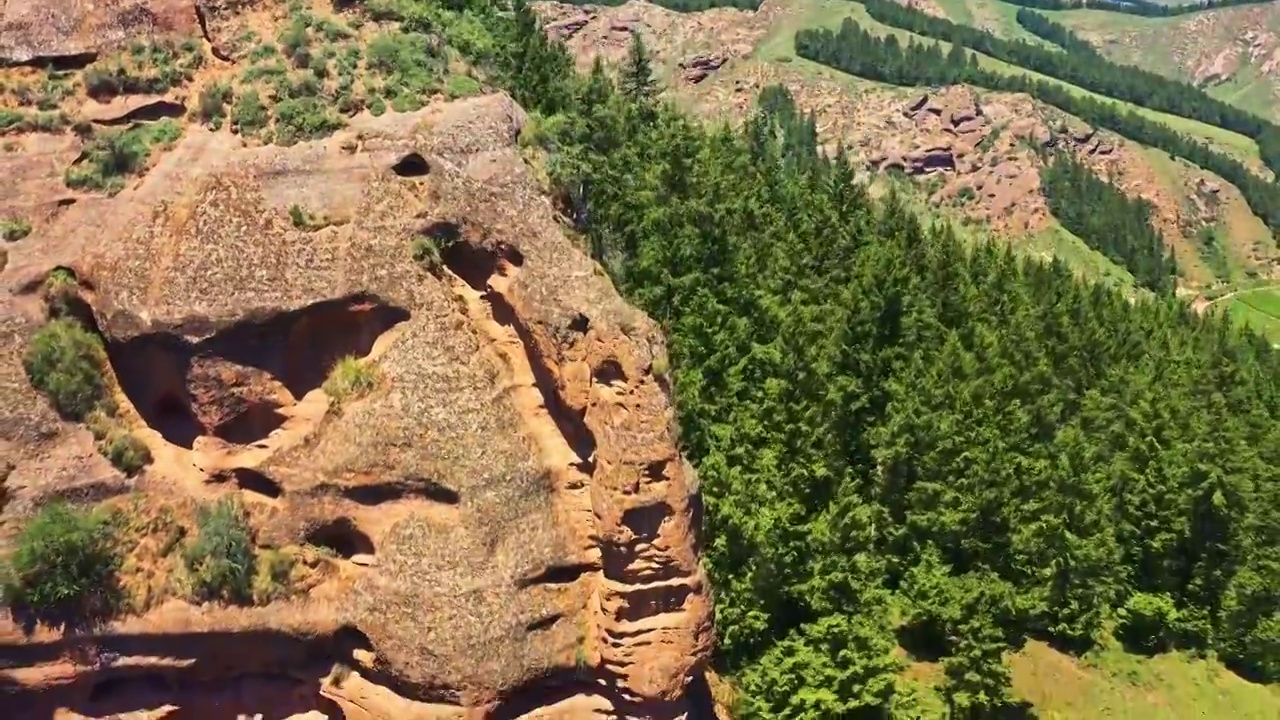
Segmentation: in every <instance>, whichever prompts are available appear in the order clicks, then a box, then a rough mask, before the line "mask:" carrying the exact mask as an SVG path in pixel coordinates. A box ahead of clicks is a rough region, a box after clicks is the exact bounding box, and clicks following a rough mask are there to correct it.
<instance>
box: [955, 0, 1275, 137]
mask: <svg viewBox="0 0 1280 720" xmlns="http://www.w3.org/2000/svg"><path fill="white" fill-rule="evenodd" d="M938 4H939V6H940V7H941V8H943V10H944V11H945V12H946V13H947V15H948V17H950V18H951V19H952V20H954V21H956V22H965V23H967V24H973V23H971V22H970V21H969V20H967V19H966V18H974V17H976V15H975V11H974V9H973V8H974V7H978V8H990V9H988V10H986V12H988V13H993V14H1001V13H1004V12H1009V9H1010V8H1012V7H1013V6H1012V5H1009V4H1008V3H1005V2H1002V1H1001V0H947V2H939V3H938ZM957 6H959V7H957ZM1045 14H1046V15H1048V16H1049V17H1051V18H1052V19H1053V20H1054V21H1056V22H1059V23H1062V24H1063V25H1066V26H1067V27H1070V28H1071V29H1072V30H1074V31H1076V32H1077V33H1079V34H1081V35H1082V36H1084V37H1085V38H1087V39H1088V40H1089V41H1090V42H1092V43H1093V44H1094V46H1095V47H1097V48H1098V50H1100V51H1101V52H1102V53H1103V55H1105V56H1107V57H1109V58H1111V59H1112V60H1116V61H1118V62H1123V63H1126V64H1129V65H1135V66H1137V67H1140V68H1143V69H1145V70H1150V71H1152V72H1157V73H1161V74H1163V75H1167V76H1169V77H1175V78H1178V79H1181V80H1185V81H1188V82H1197V83H1198V84H1201V85H1202V86H1203V87H1205V89H1206V90H1207V91H1208V92H1209V94H1210V95H1212V96H1214V97H1216V98H1218V99H1220V100H1223V101H1226V102H1229V103H1231V104H1233V105H1236V106H1237V107H1240V108H1243V109H1245V110H1248V111H1250V112H1253V113H1256V114H1258V115H1261V116H1263V117H1269V118H1272V119H1280V115H1278V114H1277V110H1280V74H1278V70H1280V68H1274V67H1272V65H1273V64H1274V63H1273V61H1272V58H1273V57H1274V52H1275V48H1276V47H1278V46H1280V38H1278V37H1277V34H1278V33H1280V10H1277V9H1276V7H1275V6H1274V5H1260V6H1249V7H1234V8H1223V9H1219V10H1211V11H1206V12H1204V13H1193V14H1190V15H1180V16H1176V17H1168V18H1157V17H1140V16H1136V15H1122V14H1118V13H1112V12H1106V11H1102V10H1069V11H1065V12H1046V13H1045ZM984 29H987V30H990V31H991V32H995V33H997V34H1000V35H1002V36H1003V37H1008V38H1013V39H1016V38H1025V36H1026V35H1027V33H1025V31H1023V30H1022V29H1021V28H1019V27H1018V26H1017V24H1016V23H1012V27H1011V28H1010V27H1009V26H1008V25H1004V24H1000V23H992V24H989V25H986V26H984ZM1215 70H1216V71H1219V72H1224V73H1225V74H1226V76H1225V77H1212V73H1213V72H1214V71H1215Z"/></svg>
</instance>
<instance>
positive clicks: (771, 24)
mask: <svg viewBox="0 0 1280 720" xmlns="http://www.w3.org/2000/svg"><path fill="white" fill-rule="evenodd" d="M538 7H539V8H540V10H541V12H542V13H543V15H544V17H545V18H547V20H548V21H549V23H550V29H551V31H552V32H553V33H554V34H555V35H556V36H557V37H561V38H563V39H565V41H566V42H567V44H568V46H569V47H570V48H571V49H572V50H573V51H574V52H575V54H576V56H577V57H578V64H579V67H580V68H583V69H585V68H586V67H588V66H589V65H590V62H591V59H592V58H594V57H597V56H600V57H603V58H605V59H608V60H613V61H616V60H618V59H620V58H622V57H624V56H625V54H626V51H627V46H628V44H629V42H630V39H629V38H630V35H629V30H630V29H632V28H634V29H636V30H638V31H640V32H641V33H642V35H643V36H644V37H645V38H646V39H647V41H648V43H649V45H650V47H651V48H652V50H653V53H654V57H655V65H656V66H657V67H658V68H659V69H660V70H661V71H662V72H663V73H664V75H665V76H666V77H667V78H669V82H668V86H669V88H670V91H671V92H672V93H673V95H674V96H675V97H677V98H679V99H680V102H682V103H684V104H686V105H687V106H688V107H689V108H690V109H693V110H695V111H696V112H699V113H700V114H704V115H705V116H707V117H709V118H722V117H724V115H725V113H726V112H729V113H732V115H733V116H734V117H737V118H743V117H745V116H746V113H747V112H748V111H749V109H750V107H751V106H752V102H753V100H754V97H755V95H756V94H757V93H758V92H759V90H760V89H761V88H763V87H765V86H767V85H769V84H772V83H778V82H780V83H782V84H784V85H786V86H787V87H788V88H789V89H790V90H791V91H792V92H793V93H794V94H795V95H796V97H797V100H798V101H799V103H800V105H801V106H802V107H803V108H805V109H811V110H813V111H815V112H816V113H817V122H818V128H819V130H820V134H821V136H822V138H823V140H824V142H826V143H827V144H828V147H829V148H834V147H835V144H836V142H837V141H840V142H843V143H844V144H845V145H846V146H848V147H849V148H850V149H852V150H854V151H855V153H856V156H857V157H859V158H860V159H862V160H863V161H865V162H866V163H867V165H868V169H870V170H873V171H874V170H879V169H883V168H884V167H886V163H888V167H899V166H901V168H902V170H903V171H904V172H905V173H907V174H908V175H911V176H915V177H916V178H917V179H919V180H921V182H920V183H918V186H919V187H920V188H921V192H922V193H923V194H924V198H926V199H927V202H926V203H925V205H926V206H927V207H929V208H930V210H929V213H930V214H937V215H941V216H944V217H950V218H953V219H955V220H957V221H963V222H965V223H969V224H972V226H973V227H975V228H977V229H979V230H980V231H981V232H982V233H983V234H985V233H986V232H987V231H990V232H994V233H995V234H997V235H999V236H1002V237H1005V238H1007V239H1008V240H1010V241H1012V242H1014V243H1015V244H1017V245H1019V246H1021V247H1026V248H1027V249H1028V251H1029V252H1032V253H1034V254H1037V255H1040V256H1042V257H1043V256H1047V255H1054V256H1058V257H1061V258H1063V259H1065V260H1067V261H1068V262H1071V263H1072V264H1073V265H1074V266H1075V267H1077V268H1079V269H1081V271H1082V272H1084V273H1086V274H1087V275H1088V276H1090V277H1096V278H1112V279H1116V280H1117V281H1119V282H1124V280H1123V277H1124V274H1125V271H1124V270H1123V269H1122V268H1117V267H1116V266H1114V265H1113V264H1112V263H1110V262H1108V261H1107V259H1106V258H1103V257H1100V256H1099V255H1098V254H1097V253H1094V252H1092V251H1090V250H1089V249H1088V248H1087V247H1084V246H1083V245H1082V244H1081V243H1080V240H1079V239H1078V238H1074V237H1072V236H1071V235H1070V233H1067V232H1065V231H1064V230H1063V229H1062V228H1061V226H1060V225H1058V223H1057V222H1056V221H1055V220H1054V218H1053V217H1052V216H1051V215H1050V214H1049V213H1048V211H1047V209H1046V206H1045V201H1044V197H1043V195H1042V194H1041V193H1040V192H1039V179H1038V174H1039V170H1040V167H1041V165H1042V161H1041V160H1040V158H1039V157H1037V154H1036V152H1035V150H1036V148H1037V147H1042V146H1045V145H1048V144H1056V143H1057V138H1059V137H1061V138H1065V139H1067V140H1068V141H1069V145H1070V146H1072V147H1074V148H1076V152H1077V154H1078V155H1079V156H1080V157H1082V158H1083V159H1084V160H1085V161H1086V162H1088V163H1089V164H1090V165H1091V166H1092V167H1094V168H1095V169H1096V170H1097V171H1098V172H1100V173H1101V174H1103V175H1104V176H1106V177H1110V178H1114V179H1115V181H1116V182H1117V183H1118V184H1119V185H1120V186H1121V187H1123V188H1125V190H1126V192H1129V193H1130V194H1132V195H1134V196H1138V197H1142V198H1144V199H1146V200H1148V201H1150V202H1151V203H1152V204H1153V206H1154V208H1155V212H1154V215H1155V218H1156V223H1157V226H1158V228H1159V230H1160V231H1161V232H1162V233H1163V234H1164V236H1165V238H1166V240H1167V241H1168V243H1169V245H1170V247H1171V249H1172V250H1173V252H1174V255H1175V257H1176V259H1177V261H1178V264H1179V268H1180V270H1181V273H1182V277H1183V280H1184V285H1185V288H1186V289H1187V290H1188V291H1191V292H1196V291H1198V290H1199V289H1201V288H1207V287H1212V286H1217V285H1220V284H1224V283H1225V284H1228V285H1230V284H1232V283H1236V282H1239V281H1243V280H1247V279H1250V278H1269V277H1277V276H1280V251H1277V248H1276V245H1275V243H1274V241H1273V240H1272V238H1271V235H1270V233H1269V232H1268V231H1267V230H1266V228H1265V226H1264V225H1263V224H1262V223H1260V222H1259V220H1258V219H1257V217H1255V216H1254V215H1253V213H1252V212H1251V211H1250V210H1249V208H1248V206H1247V205H1246V204H1245V203H1244V202H1243V200H1242V198H1241V197H1240V195H1239V193H1238V191H1236V190H1235V188H1234V187H1232V186H1231V185H1230V184H1229V183H1226V182H1224V181H1222V179H1221V178H1218V177H1216V176H1214V175H1213V174H1212V173H1208V172H1206V171H1204V170H1202V169H1200V168H1197V167H1195V166H1192V165H1189V164H1187V163H1185V162H1182V161H1179V160H1176V159H1171V158H1169V157H1168V156H1167V155H1166V154H1164V153H1162V152H1160V151H1156V150H1151V149H1148V148H1143V147H1141V146H1138V145H1136V144H1134V143H1132V142H1130V141H1128V140H1125V139H1123V138H1120V137H1117V136H1115V135H1114V134H1113V133H1109V132H1106V131H1101V132H1096V133H1095V132H1094V131H1093V130H1092V129H1091V128H1090V127H1089V126H1088V125H1087V124H1086V123H1083V122H1081V121H1079V120H1078V119H1075V118H1072V117H1070V116H1068V115H1066V114H1064V113H1062V112H1060V111H1058V110H1056V109H1054V108H1051V107H1047V106H1045V105H1043V104H1041V103H1038V102H1036V101H1035V100H1033V99H1031V98H1027V97H1026V96H1021V95H1010V94H1007V93H993V92H989V91H984V90H981V89H970V90H965V91H963V92H961V91H958V90H944V91H942V92H941V93H924V94H923V97H922V93H921V92H920V91H918V90H912V89H908V88H895V87H892V86H887V85H884V84H881V83H876V82H871V81H867V80H864V79H860V78H853V77H850V76H847V75H842V74H839V73H833V72H832V71H831V70H829V69H826V68H822V67H819V66H816V65H815V64H813V63H810V62H808V61H805V60H803V59H800V58H797V57H795V53H794V50H793V49H792V47H791V43H792V40H793V37H794V34H795V32H796V30H798V29H802V28H806V27H829V28H834V27H837V26H838V25H839V24H840V22H841V21H842V19H844V18H845V17H853V18H857V19H858V20H859V22H861V23H864V24H866V25H868V26H869V27H872V28H874V29H875V31H876V32H882V33H886V34H896V35H898V36H899V37H900V38H902V39H903V41H904V42H905V41H906V39H908V35H907V34H906V33H901V32H896V31H894V30H893V29H891V28H886V27H884V26H882V25H879V24H878V23H875V21H873V20H870V18H868V17H867V16H866V14H865V10H863V8H862V6H861V5H859V4H857V3H853V2H843V1H839V0H776V1H775V0H771V1H770V2H765V3H764V4H763V5H762V6H761V8H760V10H759V11H757V12H755V13H751V12H749V11H742V10H734V9H713V10H708V11H704V12H699V13H693V14H681V13H677V12H674V11H671V10H666V9H664V8H660V7H655V6H653V5H648V4H645V3H641V2H631V3H627V4H625V5H622V6H619V7H599V8H592V7H589V8H588V9H586V10H583V9H580V8H578V7H575V6H570V5H558V4H555V3H544V4H540V5H538ZM1009 7H1012V6H1009ZM1015 27H1016V25H1015ZM984 62H986V61H985V60H984ZM991 63H992V65H993V67H995V66H998V67H1003V68H1006V70H1007V71H1008V72H1018V70H1017V68H1013V67H1009V66H1007V65H1001V64H999V63H997V62H995V61H991ZM704 68H711V69H709V70H706V69H704ZM957 92H960V94H956V93H957ZM928 97H932V101H927V98H928ZM922 102H926V103H927V105H928V106H927V107H926V106H925V105H920V103H922ZM953 110H954V111H956V112H958V113H959V115H958V116H959V117H960V118H962V121H963V119H965V118H968V116H969V115H973V116H974V117H973V121H972V122H970V123H969V125H966V126H964V127H958V126H955V125H950V124H946V121H947V120H948V118H946V117H943V113H949V112H951V111H953ZM1152 117H1153V118H1154V119H1157V120H1161V121H1172V122H1181V123H1182V125H1180V126H1179V127H1184V126H1186V123H1187V122H1189V121H1184V120H1183V119H1182V118H1172V116H1167V115H1162V114H1153V115H1152ZM938 119H941V120H942V122H939V121H938ZM1198 127H1199V129H1198V130H1197V131H1198V132H1200V131H1202V132H1203V133H1204V138H1205V139H1206V140H1207V141H1210V142H1224V143H1226V144H1224V145H1222V147H1224V148H1225V149H1226V150H1227V151H1228V152H1235V148H1236V147H1237V146H1238V145H1239V143H1238V142H1237V141H1241V142H1243V143H1250V141H1249V140H1248V139H1247V138H1243V137H1240V136H1235V135H1234V134H1231V133H1224V132H1223V131H1219V130H1218V129H1217V128H1212V127H1209V126H1198ZM957 131H959V132H957ZM1232 137H1234V138H1235V139H1229V138H1232ZM1254 152H1255V153H1256V148H1254ZM1254 158H1255V160H1256V155H1254ZM934 163H936V164H934ZM931 164H934V165H931ZM966 188H968V189H967V190H966Z"/></svg>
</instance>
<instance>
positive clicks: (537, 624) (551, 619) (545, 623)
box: [524, 613, 564, 632]
mask: <svg viewBox="0 0 1280 720" xmlns="http://www.w3.org/2000/svg"><path fill="white" fill-rule="evenodd" d="M563 618H564V614H563V613H552V614H550V615H548V616H546V617H544V618H538V619H537V620H534V621H533V622H531V623H529V624H527V625H525V626H524V629H525V631H526V632H539V631H541V630H550V629H551V628H552V627H555V624H556V623H558V622H560V621H561V620H562V619H563Z"/></svg>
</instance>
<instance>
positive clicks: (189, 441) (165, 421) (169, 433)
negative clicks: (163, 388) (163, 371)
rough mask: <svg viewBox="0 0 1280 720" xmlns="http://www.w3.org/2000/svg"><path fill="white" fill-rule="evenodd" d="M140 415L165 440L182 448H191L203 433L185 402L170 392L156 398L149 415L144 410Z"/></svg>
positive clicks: (201, 427) (202, 428)
mask: <svg viewBox="0 0 1280 720" xmlns="http://www.w3.org/2000/svg"><path fill="white" fill-rule="evenodd" d="M141 410H142V408H139V411H141ZM142 416H143V417H142V419H143V420H145V421H146V423H147V424H148V425H150V426H151V427H152V428H154V429H155V430H156V431H158V432H159V433H160V435H161V436H162V437H163V438H164V439H165V440H167V441H169V442H171V443H173V444H174V445H180V446H182V447H184V448H191V447H192V446H194V445H195V442H196V438H198V437H200V436H201V435H204V434H205V432H204V427H203V426H202V425H200V422H199V421H198V420H196V418H195V416H194V415H192V414H191V410H190V408H189V407H188V406H187V403H185V402H184V401H183V400H182V399H180V398H179V397H178V396H177V395H176V394H174V393H172V392H167V393H164V394H163V395H161V396H160V397H159V398H158V399H157V400H156V402H155V405H154V406H153V408H152V412H151V413H150V417H148V413H145V412H143V413H142Z"/></svg>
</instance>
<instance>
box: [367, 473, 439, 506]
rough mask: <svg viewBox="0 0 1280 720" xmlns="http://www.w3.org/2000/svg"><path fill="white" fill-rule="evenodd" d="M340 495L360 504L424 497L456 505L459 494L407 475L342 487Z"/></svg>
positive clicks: (420, 478)
mask: <svg viewBox="0 0 1280 720" xmlns="http://www.w3.org/2000/svg"><path fill="white" fill-rule="evenodd" d="M342 496H343V497H345V498H346V499H348V500H350V501H352V502H356V503H360V504H361V505H381V504H382V503H385V502H394V501H396V500H403V499H405V498H426V499H427V500H431V501H433V502H438V503H441V504H444V505H457V504H458V503H459V502H460V501H461V500H462V497H461V495H459V494H458V491H457V490H454V489H453V488H450V487H446V486H444V485H441V484H440V483H438V482H436V481H435V480H431V479H428V478H422V477H408V478H405V479H404V480H403V481H400V482H387V483H375V484H372V485H354V486H351V487H347V488H343V489H342Z"/></svg>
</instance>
